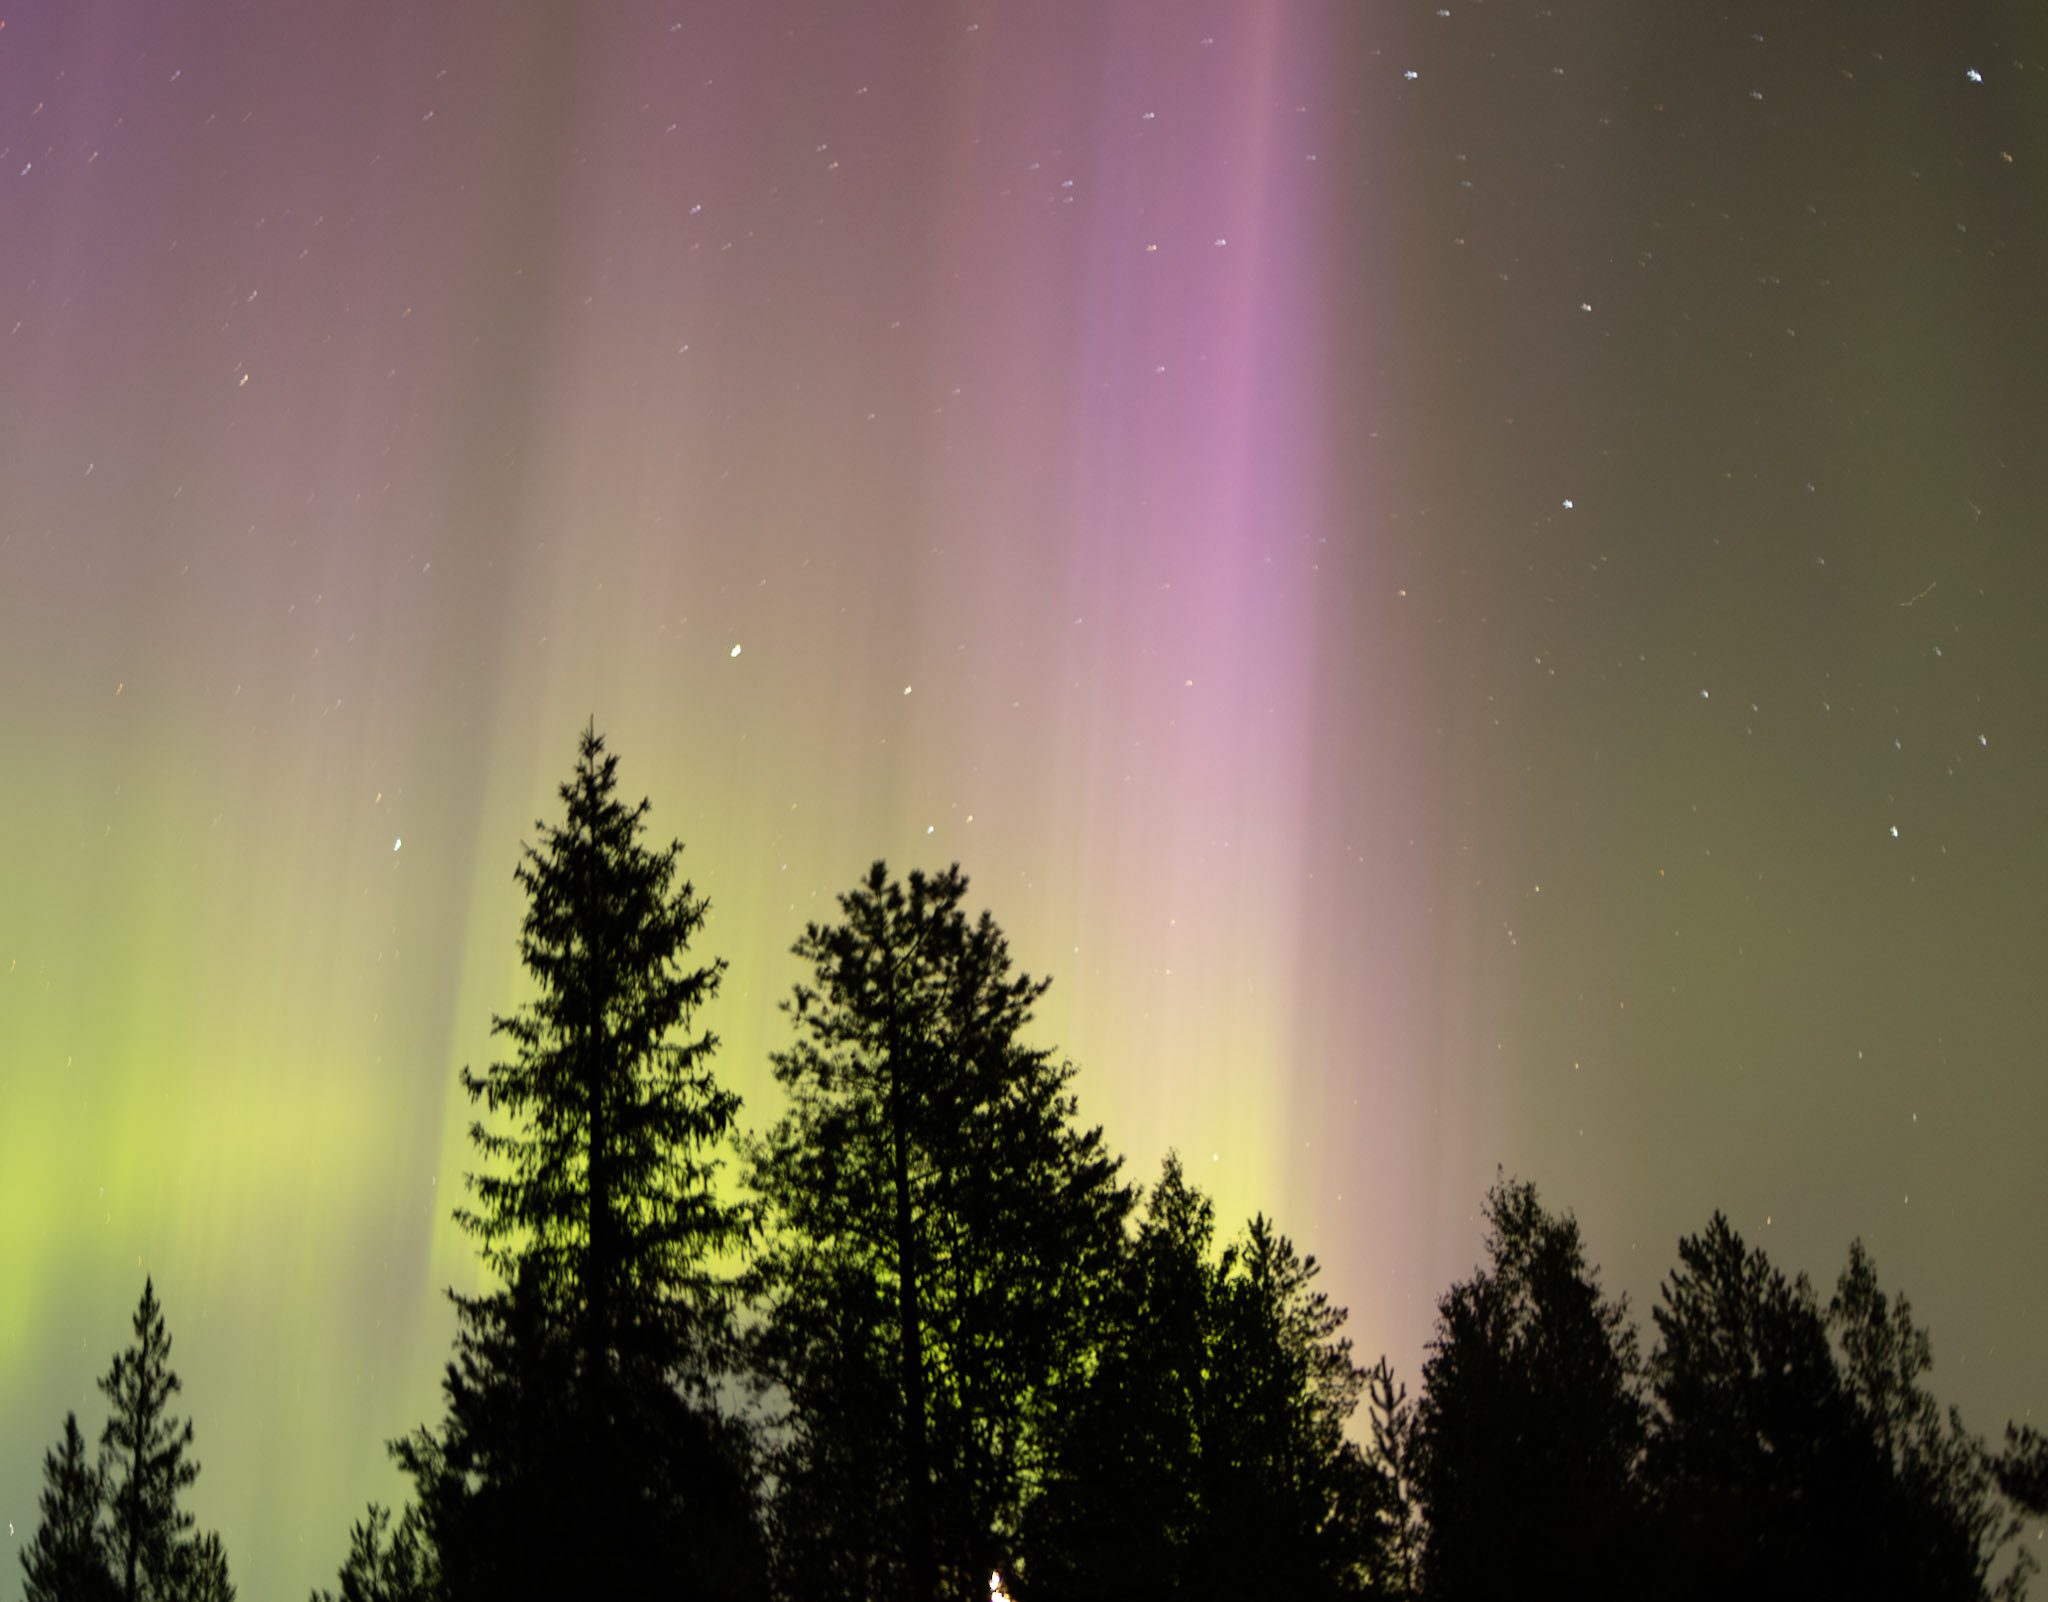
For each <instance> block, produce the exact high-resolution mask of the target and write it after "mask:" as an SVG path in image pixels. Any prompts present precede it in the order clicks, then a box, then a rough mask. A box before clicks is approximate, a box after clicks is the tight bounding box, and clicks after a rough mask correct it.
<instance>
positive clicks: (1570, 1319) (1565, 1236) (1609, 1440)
mask: <svg viewBox="0 0 2048 1602" xmlns="http://www.w3.org/2000/svg"><path fill="white" fill-rule="evenodd" d="M1486 1211H1487V1219H1488V1223H1489V1225H1490V1228H1489V1230H1488V1237H1487V1255H1488V1258H1489V1263H1488V1266H1487V1267H1485V1268H1483V1269H1481V1270H1480V1271H1479V1272H1477V1273H1475V1274H1474V1275H1473V1276H1472V1278H1471V1279H1469V1280H1467V1281H1465V1282H1463V1283H1461V1284H1457V1285H1453V1286H1452V1287H1451V1289H1450V1290H1449V1291H1448V1292H1446V1293H1445V1295H1444V1297H1443V1299H1442V1300H1441V1301H1440V1302H1439V1303H1438V1317H1437V1333H1436V1335H1435V1338H1434V1339H1433V1340H1432V1341H1431V1343H1430V1348H1429V1357H1428V1359H1427V1360H1426V1361H1425V1362H1424V1364H1423V1370H1422V1394H1421V1396H1420V1397H1419V1398H1418V1399H1417V1402H1416V1408H1415V1422H1414V1445H1415V1454H1414V1468H1415V1488H1416V1492H1417V1496H1418V1500H1419V1503H1420V1506H1421V1510H1422V1513H1423V1518H1424V1524H1425V1535H1424V1544H1423V1554H1422V1576H1423V1591H1424V1594H1425V1595H1426V1596H1429V1597H1432V1598H1443V1599H1447V1602H1462V1599H1464V1598H1468V1597H1495V1596H1503V1595H1508V1594H1514V1595H1520V1596H1527V1597H1567V1596H1568V1597H1572V1598H1575V1599H1587V1602H1591V1599H1596V1598H1600V1597H1617V1596H1624V1595H1633V1594H1635V1593H1636V1591H1637V1589H1638V1587H1639V1583H1640V1582H1639V1576H1638V1574H1637V1572H1636V1569H1635V1549H1636V1546H1637V1543H1638V1541H1639V1540H1640V1508H1639V1496H1638V1489H1637V1486H1636V1483H1635V1480H1634V1478H1633V1466H1634V1463H1635V1460H1636V1458H1637V1455H1638V1454H1639V1452H1640V1451H1641V1448H1642V1440H1643V1429H1644V1418H1643V1405H1642V1400H1641V1369H1640V1364H1639V1361H1638V1359H1637V1355H1636V1335H1635V1327H1634V1325H1633V1324H1632V1323H1631V1322H1630V1320H1629V1317H1628V1312H1627V1307H1626V1304H1625V1303H1623V1302H1621V1301H1610V1300H1608V1299H1607V1298H1606V1297H1605V1296H1604V1295H1603V1294H1602V1293H1601V1290H1600V1284H1599V1271H1598V1270H1597V1269H1596V1268H1594V1267H1593V1266H1591V1265H1590V1264H1588V1263H1587V1261H1586V1258H1585V1250H1584V1247H1583V1245H1582V1243H1581V1241H1580V1238H1579V1229H1578V1224H1577V1223H1576V1221H1575V1220H1574V1219H1573V1218H1572V1216H1571V1215H1570V1214H1569V1213H1566V1214H1564V1215H1562V1216H1558V1215H1554V1214H1551V1213H1549V1212H1546V1211H1545V1210H1544V1208H1543V1206H1542V1204H1541V1202H1539V1201H1538V1199H1537V1196H1536V1190H1535V1187H1534V1186H1532V1185H1527V1184H1518V1183H1515V1182H1513V1181H1510V1180H1507V1179H1505V1178H1503V1179H1502V1180H1501V1181H1500V1182H1498V1183H1497V1184H1496V1185H1495V1186H1494V1188H1493V1190H1492V1191H1491V1192H1490V1193H1489V1194H1488V1196H1487V1201H1486Z"/></svg>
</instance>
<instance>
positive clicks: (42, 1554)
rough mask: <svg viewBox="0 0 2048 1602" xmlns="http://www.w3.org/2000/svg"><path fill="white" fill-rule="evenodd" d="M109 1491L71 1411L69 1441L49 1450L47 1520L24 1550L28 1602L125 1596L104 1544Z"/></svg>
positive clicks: (90, 1601)
mask: <svg viewBox="0 0 2048 1602" xmlns="http://www.w3.org/2000/svg"><path fill="white" fill-rule="evenodd" d="M104 1491H105V1481H104V1480H103V1479H102V1478H101V1475H100V1470H99V1466H98V1465H97V1464H95V1463H93V1462H91V1461H89V1460H88V1459H87V1457H86V1455H85V1437H84V1436H82V1435H80V1434H79V1433H78V1415H77V1414H76V1413H66V1414H65V1415H64V1440H63V1444H62V1445H60V1446H58V1447H56V1448H54V1449H52V1450H51V1451H48V1452H45V1453H44V1454H43V1495H42V1510H43V1521H42V1524H41V1525H40V1527H38V1529H37V1530H36V1533H35V1536H34V1538H33V1539H31V1540H30V1542H29V1543H28V1545H27V1546H26V1547H25V1548H23V1549H22V1551H21V1553H20V1557H21V1567H22V1572H23V1580H22V1588H21V1595H22V1602H111V1599H112V1598H113V1597H115V1596H116V1595H118V1594H119V1593H118V1592H117V1591H116V1589H115V1586H114V1576H113V1573H112V1571H111V1570H109V1569H108V1567H107V1557H106V1553H105V1552H104V1551H103V1550H102V1549H101V1546H100V1536H99V1519H100V1504H101V1501H102V1499H103V1496H104Z"/></svg>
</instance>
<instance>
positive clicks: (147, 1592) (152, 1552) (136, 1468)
mask: <svg viewBox="0 0 2048 1602" xmlns="http://www.w3.org/2000/svg"><path fill="white" fill-rule="evenodd" d="M134 1324H135V1341H134V1344H133V1345H131V1346H130V1347H129V1348H128V1349H127V1350H126V1351H124V1352H120V1353H118V1354H116V1356H115V1358H114V1364H113V1367H112V1368H110V1369H109V1370H108V1371H107V1373H106V1376H105V1377H104V1378H103V1379H101V1381H100V1382H99V1385H100V1391H101V1393H102V1394H104V1395H105V1397H106V1399H107V1406H108V1413H107V1423H106V1428H105V1430H104V1431H103V1432H102V1433H101V1436H100V1457H101V1464H102V1471H103V1473H104V1474H105V1476H106V1481H107V1514H108V1518H107V1525H108V1528H107V1536H106V1542H107V1549H108V1552H109V1555H110V1556H111V1557H112V1559H113V1563H114V1568H115V1573H116V1578H117V1579H118V1581H119V1583H120V1587H121V1596H122V1598H123V1602H141V1599H144V1598H149V1599H152V1602H154V1599H157V1598H166V1597H170V1596H173V1595H174V1594H175V1593H176V1591H177V1589H178V1582H179V1577H180V1576H179V1570H180V1565H181V1561H182V1559H181V1548H182V1547H183V1545H184V1541H185V1532H186V1531H187V1530H189V1529H191V1527H192V1515H191V1514H190V1513H187V1512H186V1511H184V1509H182V1508H181V1507H179V1506H178V1494H179V1493H180V1492H181V1491H183V1490H185V1489H186V1487H188V1486H189V1485H191V1484H192V1482H193V1481H194V1480H196V1479H198V1478H199V1464H198V1463H197V1462H196V1461H194V1460H193V1459H192V1458H191V1457H190V1456H189V1455H188V1454H189V1453H190V1450H191V1447H192V1421H191V1420H190V1419H182V1420H181V1419H178V1418H175V1417H173V1416H172V1414H171V1412H170V1404H171V1398H172V1397H174V1396H176V1395H177V1394H178V1392H179V1390H180V1389H182V1387H181V1386H180V1384H179V1381H178V1376H177V1375H176V1374H175V1373H174V1372H173V1371H172V1369H171V1337H170V1335H169V1334H168V1333H167V1332H166V1330H165V1328H164V1314H163V1308H162V1307H161V1306H160V1305H159V1304H158V1302H157V1299H156V1286H155V1284H154V1282H153V1281H152V1280H150V1279H145V1280H144V1281H143V1282H142V1300H141V1301H140V1302H138V1303H137V1304H136V1307H135V1321H134Z"/></svg>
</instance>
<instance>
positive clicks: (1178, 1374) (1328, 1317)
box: [1027, 1156, 1380, 1599]
mask: <svg viewBox="0 0 2048 1602" xmlns="http://www.w3.org/2000/svg"><path fill="white" fill-rule="evenodd" d="M1214 1235H1215V1220H1214V1210H1213V1207H1212V1205H1211V1203H1210V1202H1209V1200H1208V1198H1207V1197H1205V1196H1203V1195H1202V1194H1201V1192H1200V1191H1198V1190H1196V1189H1195V1188H1194V1187H1192V1186H1191V1185H1189V1184H1188V1183H1187V1179H1186V1176H1185V1174H1184V1173H1183V1171H1182V1169H1181V1165H1180V1162H1179V1159H1178V1158H1176V1157H1171V1156H1169V1157H1168V1159H1167V1161H1166V1165H1165V1168H1164V1170H1163V1171H1162V1173H1161V1176H1160V1180H1159V1183H1158V1184H1157V1185H1156V1186H1155V1187H1154V1188H1153V1190H1152V1193H1151V1196H1150V1197H1149V1198H1148V1202H1147V1206H1146V1210H1145V1215H1144V1217H1143V1219H1142V1220H1141V1222H1140V1223H1139V1226H1138V1229H1137V1233H1136V1235H1135V1237H1134V1238H1133V1239H1132V1241H1131V1242H1130V1246H1129V1249H1128V1251H1127V1252H1126V1254H1125V1256H1124V1259H1123V1263H1122V1271H1121V1273H1120V1275H1119V1277H1118V1282H1117V1287H1116V1292H1115V1294H1114V1296H1112V1297H1111V1298H1109V1299H1108V1300H1107V1302H1106V1305H1105V1309H1104V1313H1103V1315H1102V1317H1101V1318H1100V1320H1099V1323H1098V1330H1099V1340H1098V1345H1097V1349H1096V1353H1095V1360H1094V1363H1093V1365H1092V1367H1091V1368H1090V1369H1089V1370H1088V1371H1087V1373H1086V1374H1085V1376H1084V1377H1082V1378H1081V1379H1080V1381H1079V1383H1078V1384H1074V1385H1071V1386H1070V1393H1069V1394H1066V1395H1063V1396H1062V1397H1061V1401H1060V1405H1059V1408H1058V1411H1057V1418H1058V1422H1057V1424H1056V1425H1055V1427H1054V1430H1053V1432H1052V1433H1053V1436H1054V1447H1053V1463H1052V1466H1051V1471H1050V1473H1049V1474H1048V1476H1047V1479H1046V1484H1045V1488H1044V1491H1043V1494H1042V1495H1041V1496H1040V1497H1039V1498H1038V1499H1037V1501H1036V1502H1035V1503H1034V1505H1033V1507H1032V1509H1031V1512H1030V1515H1029V1518H1028V1522H1027V1529H1028V1530H1029V1532H1030V1536H1031V1543H1030V1547H1029V1553H1030V1561H1029V1568H1028V1570H1027V1573H1028V1577H1029V1578H1030V1580H1031V1581H1032V1584H1033V1585H1034V1587H1037V1588H1042V1589H1043V1590H1044V1591H1045V1592H1046V1593H1047V1594H1050V1595H1054V1596H1064V1597H1072V1598H1110V1597H1125V1596H1130V1595H1134V1594H1138V1593H1141V1592H1156V1593H1159V1594H1163V1595H1170V1596H1182V1597H1217V1598H1223V1597H1241V1596H1246V1595H1259V1594H1266V1595H1284V1596H1289V1597H1295V1598H1303V1599H1307V1598H1315V1597H1324V1596H1330V1597H1335V1596H1344V1595H1353V1594H1359V1593H1361V1592H1364V1591H1366V1590H1367V1589H1368V1588H1369V1587H1370V1586H1372V1585H1373V1584H1375V1583H1376V1582H1377V1580H1378V1578H1379V1567H1380V1565H1379V1562H1378V1552H1377V1548H1376V1545H1375V1542H1376V1530H1375V1481H1374V1479H1373V1476H1372V1474H1371V1472H1370V1471H1369V1470H1368V1468H1367V1466H1366V1464H1365V1461H1364V1459H1363V1457H1362V1456H1361V1455H1360V1453H1359V1451H1358V1449H1357V1447H1356V1446H1354V1445H1353V1444H1351V1443H1350V1442H1349V1441H1347V1440H1346V1439H1345V1437H1344V1425H1345V1421H1346V1419H1347V1418H1348V1417H1349V1416H1350V1414H1351V1412H1352V1411H1353V1409H1354V1407H1355V1406H1356V1404H1357V1401H1358V1398H1359V1395H1360V1393H1361V1391H1362V1389H1363V1387H1364V1384H1365V1381H1366V1375H1364V1374H1363V1373H1361V1372H1360V1371H1359V1370H1358V1369H1356V1368H1355V1367H1354V1366H1353V1365H1352V1363H1351V1358H1350V1346H1349V1343H1348V1342H1346V1341H1344V1340H1342V1339H1340V1338H1339V1337H1338V1335H1337V1331H1338V1329H1339V1328H1340V1327H1341V1325H1342V1323H1343V1321H1344V1313H1343V1311H1342V1310H1341V1309H1339V1308H1334V1307H1332V1306H1330V1304H1329V1302H1328V1300H1327V1299H1326V1298H1325V1297H1324V1296H1323V1295H1322V1294H1321V1293H1320V1292H1316V1291H1314V1290H1312V1289H1311V1288H1310V1286H1311V1282H1312V1281H1313V1280H1314V1278H1315V1275H1316V1265H1315V1261H1314V1259H1312V1258H1311V1259H1306V1260H1304V1259H1302V1258H1300V1257H1299V1256H1298V1255H1297V1254H1296V1253H1295V1251H1294V1248H1293V1246H1292V1245H1291V1244H1290V1243H1289V1242H1288V1241H1287V1240H1286V1239H1285V1238H1284V1237H1282V1236H1280V1235H1279V1234H1277V1233H1276V1232H1275V1231H1274V1229H1273V1227H1272V1225H1271V1224H1270V1223H1269V1222H1268V1221H1267V1220H1266V1219H1264V1218H1254V1219H1253V1220H1252V1222H1251V1224H1250V1226H1249V1227H1248V1228H1247V1230H1246V1233H1245V1235H1244V1237H1243V1238H1242V1239H1241V1240H1240V1241H1238V1242H1237V1243H1235V1244H1233V1245H1232V1246H1231V1247H1229V1248H1228V1249H1227V1250H1225V1251H1224V1252H1223V1253H1222V1254H1221V1256H1220V1258H1219V1257H1216V1256H1215V1255H1213V1253H1212V1245H1213V1240H1214Z"/></svg>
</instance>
